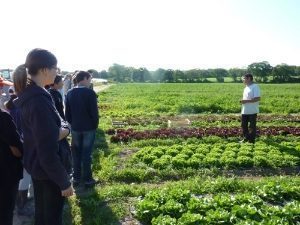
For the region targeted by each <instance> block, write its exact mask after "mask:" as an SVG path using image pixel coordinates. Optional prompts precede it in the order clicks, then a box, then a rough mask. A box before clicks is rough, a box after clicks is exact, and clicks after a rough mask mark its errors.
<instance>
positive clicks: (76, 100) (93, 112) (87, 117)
mask: <svg viewBox="0 0 300 225" xmlns="http://www.w3.org/2000/svg"><path fill="white" fill-rule="evenodd" d="M66 119H67V121H68V122H69V123H70V124H71V127H72V130H74V131H79V132H81V131H91V130H95V129H97V127H98V122H99V114H98V105H97V95H96V93H95V92H94V91H93V90H91V89H89V88H86V87H74V88H73V89H71V90H69V91H68V93H67V97H66Z"/></svg>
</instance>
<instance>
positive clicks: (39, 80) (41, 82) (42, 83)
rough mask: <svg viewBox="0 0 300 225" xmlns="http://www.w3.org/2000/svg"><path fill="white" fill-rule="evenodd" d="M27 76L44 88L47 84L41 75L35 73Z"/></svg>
mask: <svg viewBox="0 0 300 225" xmlns="http://www.w3.org/2000/svg"><path fill="white" fill-rule="evenodd" d="M29 78H30V79H31V80H32V81H33V82H34V83H35V84H36V85H37V86H39V87H41V88H44V87H45V86H46V85H47V84H45V81H44V79H43V77H42V76H39V75H36V76H31V75H29Z"/></svg>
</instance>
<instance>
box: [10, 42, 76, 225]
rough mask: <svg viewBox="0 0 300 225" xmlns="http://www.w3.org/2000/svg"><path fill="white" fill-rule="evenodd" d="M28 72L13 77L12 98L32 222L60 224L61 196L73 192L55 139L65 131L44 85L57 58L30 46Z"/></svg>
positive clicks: (53, 72) (49, 81)
mask: <svg viewBox="0 0 300 225" xmlns="http://www.w3.org/2000/svg"><path fill="white" fill-rule="evenodd" d="M25 67H26V70H27V73H28V74H24V75H22V76H20V77H18V78H19V79H18V80H17V79H15V78H14V81H15V82H18V86H19V87H20V88H19V90H18V91H17V90H16V92H17V96H18V98H17V99H16V100H15V101H14V103H15V105H16V107H18V108H19V109H20V114H21V116H20V117H21V125H22V130H23V140H24V144H23V145H24V157H23V162H24V167H25V168H26V170H27V171H28V173H29V174H30V175H31V178H32V182H33V187H34V202H35V222H34V224H35V225H53V224H55V225H61V224H62V214H63V206H64V201H65V197H69V196H71V195H73V192H74V190H73V187H72V185H71V182H70V176H69V174H68V172H67V169H66V165H64V163H63V162H64V161H65V159H64V158H62V156H61V152H60V151H59V150H60V149H59V144H58V141H59V140H61V139H63V138H65V137H66V136H68V135H69V133H70V129H69V128H68V127H62V125H61V118H60V116H59V114H58V112H57V111H56V109H55V106H54V103H53V101H52V98H51V95H50V94H49V93H48V92H47V91H46V90H45V88H44V87H45V86H46V85H50V84H52V83H53V82H54V79H55V77H56V75H57V59H56V57H55V56H54V55H53V54H52V53H51V52H49V51H47V50H44V49H39V48H37V49H33V50H31V51H30V52H29V53H28V55H27V57H26V62H25Z"/></svg>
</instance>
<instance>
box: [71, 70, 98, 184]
mask: <svg viewBox="0 0 300 225" xmlns="http://www.w3.org/2000/svg"><path fill="white" fill-rule="evenodd" d="M74 79H75V83H76V84H77V86H75V87H74V88H72V89H71V90H70V91H69V92H68V94H67V96H66V119H67V121H68V122H69V123H70V124H71V128H72V150H73V152H72V153H73V166H74V176H73V178H74V179H73V185H74V186H78V185H79V184H80V181H81V178H82V179H83V182H84V185H85V186H86V187H92V186H94V185H95V184H96V183H97V182H96V181H95V179H94V178H93V176H92V168H91V164H92V150H93V145H94V141H95V134H96V129H97V128H98V122H99V114H98V105H97V95H96V93H95V92H94V91H93V90H91V89H90V88H89V87H90V85H91V80H92V76H91V74H90V73H88V72H85V71H78V72H77V73H75V75H74ZM81 165H82V168H81ZM81 169H82V170H83V171H82V174H81ZM81 175H82V177H81Z"/></svg>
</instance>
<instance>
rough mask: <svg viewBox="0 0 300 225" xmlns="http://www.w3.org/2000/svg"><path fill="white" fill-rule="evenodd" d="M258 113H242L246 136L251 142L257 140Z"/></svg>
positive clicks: (244, 134)
mask: <svg viewBox="0 0 300 225" xmlns="http://www.w3.org/2000/svg"><path fill="white" fill-rule="evenodd" d="M256 118H257V114H250V115H247V114H242V129H243V136H244V138H245V139H246V140H247V141H249V142H250V143H254V142H255V137H256Z"/></svg>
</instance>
